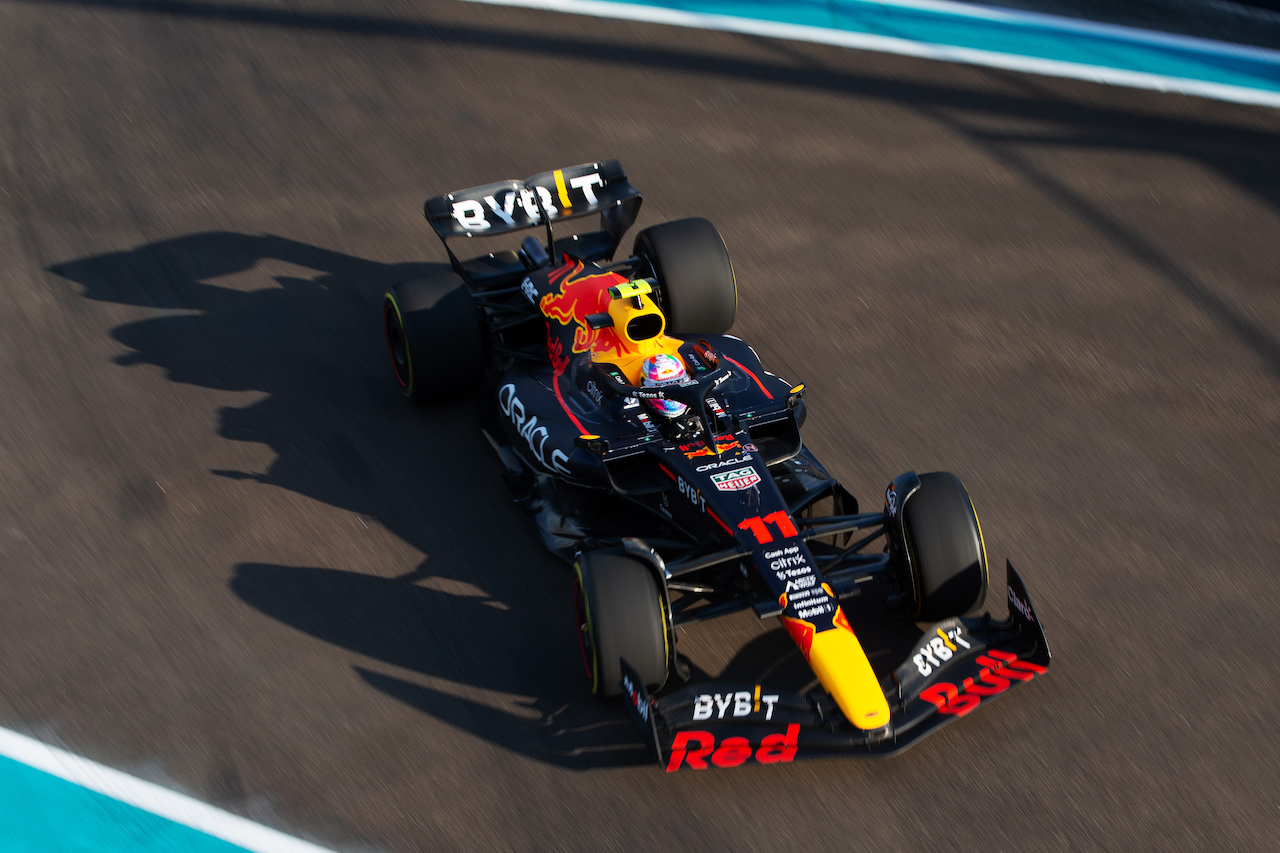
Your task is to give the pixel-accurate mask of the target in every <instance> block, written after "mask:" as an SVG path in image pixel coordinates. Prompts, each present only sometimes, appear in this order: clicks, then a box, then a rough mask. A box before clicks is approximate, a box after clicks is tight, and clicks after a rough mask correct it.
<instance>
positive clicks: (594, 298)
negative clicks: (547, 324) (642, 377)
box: [538, 261, 626, 357]
mask: <svg viewBox="0 0 1280 853" xmlns="http://www.w3.org/2000/svg"><path fill="white" fill-rule="evenodd" d="M560 276H564V281H562V282H561V283H560V292H559V293H548V294H547V295H546V296H544V297H542V299H541V300H540V301H539V302H538V307H539V308H540V309H541V310H542V313H543V314H544V315H546V316H547V317H550V318H552V319H554V320H556V321H557V322H559V323H560V324H561V325H564V326H573V327H574V330H573V351H574V352H594V353H597V354H599V355H601V356H604V357H608V356H609V355H610V354H612V355H614V356H618V357H621V356H622V355H624V354H625V352H626V350H625V347H624V344H623V341H622V339H621V338H620V337H618V334H617V333H616V332H615V331H614V330H613V329H593V328H591V327H590V326H588V325H587V315H588V314H603V313H606V312H607V311H608V310H609V302H610V301H611V297H610V296H609V288H610V287H613V286H614V285H616V284H622V283H625V282H626V279H624V278H623V277H622V276H620V275H618V274H617V273H611V272H591V273H587V272H586V265H585V264H584V263H583V262H582V261H576V262H574V263H572V264H565V265H564V266H562V267H560V268H559V269H557V270H555V271H554V272H552V273H551V276H550V281H551V283H552V284H554V283H555V280H556V279H557V278H558V277H560Z"/></svg>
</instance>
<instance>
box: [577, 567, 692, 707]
mask: <svg viewBox="0 0 1280 853" xmlns="http://www.w3.org/2000/svg"><path fill="white" fill-rule="evenodd" d="M573 570H574V578H573V602H574V609H575V615H576V616H577V620H578V638H579V641H580V644H581V650H582V662H583V664H584V665H585V666H586V669H587V675H588V677H589V678H590V680H591V692H592V693H594V694H596V695H597V696H617V695H618V694H619V693H621V692H622V690H621V687H620V686H619V685H620V682H621V681H622V667H621V666H620V665H619V658H626V659H627V662H628V663H630V664H631V666H632V667H634V668H635V671H636V672H637V673H638V674H639V675H640V677H641V678H642V679H644V682H645V684H646V685H647V686H648V687H649V688H651V689H654V690H658V689H660V688H661V687H662V685H663V684H665V683H666V680H667V665H668V661H669V660H670V659H671V643H672V640H673V639H674V638H673V637H672V635H671V623H670V621H669V620H668V618H667V610H666V604H665V599H664V598H663V595H662V590H661V589H659V587H658V582H657V579H656V578H655V577H654V574H653V569H652V568H650V567H649V566H647V565H645V564H644V563H642V562H640V561H639V560H637V559H636V558H635V557H632V556H630V555H628V554H627V553H626V552H624V551H622V550H621V549H618V550H614V549H605V550H601V551H588V552H586V553H583V554H579V555H578V559H577V561H576V562H575V563H574V566H573Z"/></svg>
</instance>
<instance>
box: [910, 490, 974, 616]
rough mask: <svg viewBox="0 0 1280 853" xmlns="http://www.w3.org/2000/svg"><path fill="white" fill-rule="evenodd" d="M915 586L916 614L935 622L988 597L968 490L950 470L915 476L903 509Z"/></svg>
mask: <svg viewBox="0 0 1280 853" xmlns="http://www.w3.org/2000/svg"><path fill="white" fill-rule="evenodd" d="M902 523H903V528H904V530H905V532H906V540H907V552H908V555H909V559H910V561H911V571H912V574H913V575H914V578H913V580H914V584H915V588H916V592H917V595H916V613H915V617H916V619H917V620H919V621H921V622H940V621H942V620H943V619H948V618H950V617H952V616H962V615H964V614H965V613H968V612H970V611H972V610H974V609H976V608H978V607H979V606H981V605H982V602H983V601H984V600H985V599H986V597H987V584H988V570H987V550H986V545H985V544H984V543H983V541H982V528H981V527H980V526H979V524H978V515H977V513H975V512H974V509H973V502H972V501H970V500H969V493H968V492H967V491H966V490H965V488H964V486H963V485H962V484H961V482H960V478H959V477H957V476H956V475H955V474H951V473H949V472H946V471H935V472H933V473H930V474H921V475H920V488H919V489H917V490H916V491H915V492H913V493H912V494H911V496H910V497H909V498H907V502H906V505H905V506H904V507H903V510H902Z"/></svg>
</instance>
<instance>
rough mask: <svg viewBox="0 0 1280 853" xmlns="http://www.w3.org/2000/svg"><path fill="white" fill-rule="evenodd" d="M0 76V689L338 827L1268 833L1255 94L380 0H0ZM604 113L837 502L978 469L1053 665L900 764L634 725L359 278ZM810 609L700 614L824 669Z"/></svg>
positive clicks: (576, 148)
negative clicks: (707, 239) (477, 190)
mask: <svg viewBox="0 0 1280 853" xmlns="http://www.w3.org/2000/svg"><path fill="white" fill-rule="evenodd" d="M0 80H3V81H5V82H4V85H3V86H2V87H0V299H2V300H3V301H2V302H0V304H2V305H3V309H0V377H2V378H3V385H2V387H3V388H4V397H3V399H2V400H0V482H2V483H3V490H2V492H0V565H2V566H3V580H2V581H0V647H2V648H3V649H4V654H3V655H0V724H3V725H6V726H9V727H11V728H16V729H19V730H22V731H24V732H30V733H34V734H36V735H38V736H40V737H44V738H46V739H48V740H50V741H53V742H56V743H58V744H59V745H62V746H64V747H66V748H69V749H72V750H74V751H76V752H79V753H82V754H85V755H87V756H89V757H90V758H93V759H95V760H98V761H102V762H105V763H107V764H109V765H112V766H115V767H119V768H121V769H124V770H127V771H131V772H134V773H137V774H139V775H142V776H144V777H147V778H152V779H158V780H161V781H163V782H165V783H166V784H170V785H172V786H174V787H177V788H179V789H181V790H183V791H186V792H188V793H191V794H193V795H195V796H197V797H200V798H202V799H205V800H208V801H210V802H213V803H216V804H218V805H221V806H223V807H225V808H228V809H231V810H233V811H236V812H238V813H241V814H246V815H248V816H250V817H254V818H256V819H259V820H263V821H266V822H268V823H271V824H273V825H276V826H280V827H282V828H285V829H287V830H289V831H292V832H295V833H298V834H302V835H305V836H307V837H309V838H312V839H315V840H318V841H321V842H323V843H325V844H328V845H331V846H333V847H335V848H337V849H340V850H352V851H356V850H361V851H363V850H382V851H411V850H425V849H432V850H437V849H438V850H450V849H459V850H461V849H469V850H470V849H513V850H551V849H554V850H561V849H562V850H609V849H656V848H663V847H668V848H673V849H682V850H683V849H689V850H701V849H732V850H757V849H758V850H776V849H780V848H781V849H801V848H803V849H815V850H824V849H835V848H837V847H839V848H852V849H855V850H863V849H866V850H870V849H902V850H929V851H939V850H969V849H975V848H990V849H996V850H1013V849H1026V848H1030V849H1073V850H1074V849H1081V848H1083V849H1126V850H1128V849H1168V848H1172V847H1177V848H1183V849H1205V848H1211V847H1212V848H1222V849H1263V848H1265V847H1267V846H1268V845H1269V844H1271V843H1272V841H1273V839H1274V837H1275V831H1276V827H1277V818H1278V816H1280V799H1277V794H1276V790H1277V784H1276V783H1277V781H1280V767H1278V764H1280V762H1278V760H1277V754H1280V751H1278V750H1277V749H1276V735H1275V732H1276V730H1277V723H1278V722H1280V720H1278V719H1277V711H1276V708H1277V696H1278V695H1280V690H1278V688H1280V676H1278V675H1277V673H1278V672H1280V669H1278V668H1277V667H1276V665H1275V661H1276V660H1277V659H1280V633H1277V632H1276V631H1275V629H1274V625H1275V616H1276V612H1277V600H1278V598H1277V597H1278V593H1280V579H1278V577H1280V576H1278V575H1277V572H1276V570H1275V568H1276V556H1275V555H1276V553H1277V547H1278V546H1280V523H1278V522H1277V516H1276V512H1275V508H1276V507H1277V506H1280V483H1278V482H1277V478H1276V476H1275V472H1276V470H1277V463H1278V462H1280V396H1278V395H1277V390H1278V389H1280V339H1278V332H1277V330H1278V329H1280V295H1278V293H1277V290H1276V282H1277V273H1276V267H1277V259H1278V258H1280V249H1278V248H1277V246H1280V160H1278V158H1277V157H1276V156H1275V152H1276V151H1280V114H1278V113H1276V112H1275V111H1272V110H1266V109H1261V108H1246V107H1240V106H1234V105H1225V104H1219V103H1214V102H1209V101H1203V100H1198V99H1195V98H1185V97H1179V96H1166V95H1159V94H1153V93H1148V92H1134V91H1127V90H1121V89H1112V88H1105V87H1097V86H1092V85H1088V84H1083V83H1075V82H1064V81H1053V80H1046V79H1041V78H1034V77H1028V76H1022V75H1016V74H1009V73H1004V72H996V71H988V70H982V69H978V68H970V67H962V66H950V65H944V64H936V63H926V62H919V61H914V60H907V59H902V58H895V57H888V56H880V55H875V54H866V53H857V52H847V51H841V50H836V49H833V48H827V47H820V46H812V45H806V44H795V43H788V42H777V41H768V40H762V39H755V38H744V37H740V36H735V35H729V34H721V33H702V32H694V31H690V30H681V29H668V28H664V27H660V26H652V25H639V24H628V23H622V22H608V21H598V20H592V19H588V18H583V17H573V16H562V15H556V14H548V13H538V12H532V11H520V10H512V9H503V8H493V7H483V6H475V5H468V4H460V3H448V2H440V3H411V2H385V3H379V2H373V0H367V1H366V2H346V3H329V4H327V5H326V4H323V3H319V2H307V3H302V2H277V3H257V4H255V3H250V2H245V3H242V4H230V3H227V4H224V3H219V2H208V0H205V2H193V3H181V2H164V3H151V2H134V3H121V4H115V3H110V2H106V0H85V1H84V2H48V3H36V2H15V0H0ZM602 157H618V158H620V159H621V160H622V161H623V163H624V164H625V165H626V167H627V168H628V171H629V173H630V175H631V177H632V179H633V181H634V182H635V184H636V185H637V186H639V187H640V188H641V189H642V190H643V191H644V192H645V194H646V198H647V201H646V206H645V208H644V210H643V211H642V213H641V222H640V225H642V226H643V225H647V224H653V223H657V222H661V221H664V220H667V219H674V218H679V217H683V216H706V217H708V218H710V219H711V220H713V221H714V222H716V223H717V224H718V226H719V227H720V229H721V231H722V232H723V234H724V237H725V240H726V243H727V245H728V247H729V250H730V254H731V256H732V257H733V259H734V263H735V266H736V269H737V274H738V279H739V284H740V289H741V306H740V309H739V319H738V324H737V326H736V328H735V330H736V332H737V333H738V334H739V335H741V336H742V337H743V338H745V339H746V340H748V341H751V342H753V343H754V344H755V346H756V348H757V349H758V350H759V351H760V353H761V355H762V357H763V358H764V359H765V362H766V364H770V365H772V367H773V369H774V370H776V371H777V372H779V373H780V374H782V375H783V376H785V377H787V378H788V379H794V380H795V381H804V382H806V383H807V384H808V386H809V389H810V394H809V397H808V401H809V403H810V411H811V413H812V414H811V420H810V424H809V426H808V428H807V439H808V442H809V443H810V445H811V446H812V447H813V448H814V449H815V451H816V452H817V453H818V455H819V457H820V458H822V459H824V460H826V461H827V463H828V464H829V466H830V467H831V468H832V469H833V470H834V471H835V472H836V473H837V474H838V475H839V476H841V477H842V478H843V479H844V480H845V481H846V482H847V484H848V485H849V487H850V488H851V489H852V490H853V491H854V492H855V493H856V494H858V495H859V496H860V497H862V498H863V499H864V501H865V504H866V505H867V506H871V507H875V506H877V505H878V502H879V496H880V494H881V490H882V489H883V487H884V484H885V482H887V480H888V478H889V477H891V476H893V475H894V474H896V473H898V472H899V471H901V470H903V469H906V468H915V469H916V470H919V471H927V470H935V469H940V468H947V469H950V470H954V471H956V472H957V473H959V474H960V476H961V477H962V478H963V479H964V481H965V483H966V485H967V486H968V488H969V491H970V493H971V494H972V496H973V499H974V501H975V504H976V506H977V509H978V512H979V513H980V515H981V518H982V521H983V529H984V532H985V534H986V541H987V546H988V548H989V550H990V553H991V555H992V558H993V561H995V562H997V564H1002V563H1003V558H1004V557H1005V556H1006V555H1007V556H1009V557H1011V558H1012V559H1013V560H1014V562H1015V564H1016V565H1017V566H1018V567H1019V568H1020V569H1021V570H1022V572H1023V574H1024V576H1025V578H1026V580H1027V583H1028V585H1029V588H1030V591H1031V594H1032V596H1033V598H1034V600H1035V602H1036V604H1037V608H1038V610H1039V612H1040V615H1041V617H1042V618H1043V620H1044V622H1045V624H1046V626H1047V629H1048V632H1049V637H1050V641H1051V643H1052V646H1053V651H1054V654H1055V664H1054V669H1053V671H1052V672H1051V674H1050V675H1049V676H1048V677H1046V678H1044V679H1041V680H1038V681H1037V682H1034V683H1032V684H1030V685H1028V686H1027V688H1026V689H1025V690H1020V691H1018V692H1017V693H1016V694H1014V695H1013V696H1012V697H1011V698H1008V699H1004V700H1002V701H1001V702H999V703H997V704H995V705H994V706H992V707H990V708H983V709H981V710H980V712H979V713H977V714H974V715H972V716H970V717H968V718H966V719H965V720H963V721H962V722H961V723H960V724H958V725H955V726H953V727H951V728H950V729H948V730H947V731H945V732H943V733H940V734H939V735H938V736H936V737H934V738H932V739H930V740H928V741H926V742H924V743H923V744H921V745H920V746H918V747H916V748H915V749H914V750H912V751H911V752H908V753H906V754H905V755H903V756H901V757H898V758H895V759H892V760H887V761H879V762H857V761H819V762H809V763H797V764H795V765H791V766H778V767H757V768H748V769H743V770H740V771H736V772H719V773H680V774H675V775H673V776H664V775H663V774H662V773H660V772H659V771H658V770H657V769H656V768H654V767H651V766H649V765H647V764H644V763H643V762H642V758H643V756H642V753H640V752H639V750H638V749H637V746H636V744H637V741H636V739H635V738H634V736H633V735H632V734H631V732H630V730H629V728H628V725H629V724H628V723H626V722H625V720H624V719H623V718H622V716H621V714H620V713H619V711H618V709H617V708H614V707H608V706H605V707H602V706H600V705H599V704H597V703H595V702H594V701H593V700H592V699H591V698H590V697H589V696H588V695H587V693H586V688H585V686H584V684H583V682H582V679H581V677H580V671H579V669H578V663H577V660H576V655H577V648H576V641H575V637H574V628H573V626H572V624H571V618H570V605H569V575H568V572H567V571H566V570H565V568H564V567H563V566H561V565H560V564H558V563H557V562H555V561H554V560H553V559H551V558H550V557H547V556H545V555H544V554H543V553H542V552H541V551H540V547H539V545H538V541H537V537H536V535H535V534H534V532H533V529H532V527H531V525H530V524H529V523H528V522H527V520H526V519H525V518H524V517H523V516H522V514H521V512H520V510H519V508H518V507H516V506H513V505H512V503H511V500H510V496H509V494H508V493H507V492H506V490H505V487H504V486H503V484H502V482H501V477H500V473H501V466H500V464H499V463H498V461H497V459H496V458H495V457H494V456H493V454H492V453H491V451H490V450H489V448H488V447H487V445H486V443H485V441H484V439H483V438H482V437H481V435H480V434H479V432H478V429H477V420H476V416H475V414H474V412H473V411H472V409H471V408H469V407H468V406H467V405H464V404H455V405H451V406H446V407H441V408H437V409H421V410H411V409H410V408H408V407H407V406H405V405H404V404H403V403H402V401H401V400H400V399H399V395H398V393H397V391H396V390H395V388H394V387H393V385H392V382H391V379H390V373H389V371H388V369H387V365H386V363H385V360H386V351H385V344H384V342H383V339H382V333H381V328H380V322H379V317H378V305H379V298H380V295H381V292H382V289H383V288H384V287H385V286H386V285H388V284H390V283H393V282H395V281H398V280H402V279H405V278H409V277H411V276H413V275H416V274H419V273H420V272H422V271H423V270H425V269H431V268H435V267H438V265H439V264H440V263H441V262H442V261H443V253H442V252H441V250H440V248H439V246H438V245H437V244H436V243H435V241H434V238H433V237H432V236H431V235H430V233H429V231H428V229H427V227H426V224H425V223H424V222H423V221H422V218H421V213H420V210H421V207H420V206H421V202H422V200H423V198H424V197H426V196H427V195H430V194H434V193H436V192H440V191H443V190H446V189H452V188H459V187H463V186H469V185H474V184H478V183H481V182H486V181H490V180H497V179H500V178H518V177H522V176H525V175H528V174H532V173H535V172H538V171H541V170H544V169H548V168H554V167H555V166H558V165H568V164H572V163H577V162H582V161H588V160H591V159H593V158H602ZM441 367H442V368H445V367H447V366H445V365H442V366H441ZM993 606H999V605H998V601H997V602H994V603H993ZM851 610H852V611H853V612H852V613H851V617H852V618H854V621H855V626H858V625H860V624H862V622H861V620H862V619H864V618H865V619H870V618H871V617H872V616H873V615H874V613H873V612H872V611H873V610H874V608H873V607H870V606H867V607H861V606H859V607H853V608H851ZM1001 612H1002V611H1001ZM866 639H867V640H868V647H869V648H870V649H871V652H872V660H873V663H874V664H875V665H876V666H877V667H879V668H881V669H885V668H888V667H891V666H892V665H893V663H894V662H895V660H894V654H896V651H895V649H894V642H895V641H894V638H893V636H892V632H886V633H885V635H884V636H883V637H879V638H877V636H876V635H875V632H874V631H869V632H868V634H867V637H866ZM881 640H882V642H881ZM789 642H790V641H789V640H787V638H786V637H785V636H784V635H783V632H781V631H779V630H778V629H777V628H776V626H775V625H772V624H765V625H762V624H760V623H758V622H756V621H755V620H754V618H752V617H749V616H746V615H743V616H742V617H741V618H733V619H729V620H725V621H723V622H718V623H715V624H713V625H711V626H704V627H701V628H697V629H689V630H687V631H684V632H682V636H681V647H682V649H683V650H685V651H686V652H687V653H688V654H689V655H690V656H691V658H692V659H693V660H694V662H695V663H696V664H697V666H698V667H699V668H700V669H701V670H702V671H703V672H705V673H707V674H710V675H720V674H724V675H726V677H735V678H737V677H742V678H754V677H758V676H760V675H762V674H766V673H767V674H769V677H770V678H772V679H776V680H777V682H780V686H784V687H785V686H795V687H799V686H803V684H804V683H805V679H806V677H807V676H806V675H805V674H804V672H803V665H801V666H800V667H799V668H797V667H795V666H794V661H795V655H794V654H793V653H792V652H791V647H790V645H789Z"/></svg>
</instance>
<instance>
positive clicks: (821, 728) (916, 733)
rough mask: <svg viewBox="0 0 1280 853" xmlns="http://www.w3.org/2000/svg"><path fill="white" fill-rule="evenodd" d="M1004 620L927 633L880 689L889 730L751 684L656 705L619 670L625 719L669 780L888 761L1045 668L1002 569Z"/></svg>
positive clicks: (686, 694)
mask: <svg viewBox="0 0 1280 853" xmlns="http://www.w3.org/2000/svg"><path fill="white" fill-rule="evenodd" d="M1006 565H1007V570H1008V579H1009V586H1008V589H1009V592H1008V599H1009V618H1008V619H1007V620H1006V621H1004V622H994V621H992V620H991V619H990V618H989V617H978V618H964V617H960V618H952V619H947V620H945V621H943V622H939V623H937V624H935V625H931V626H930V627H929V629H928V630H926V631H925V633H924V634H923V635H922V636H921V637H920V640H919V641H918V645H917V647H916V649H915V650H914V652H913V653H912V654H911V655H910V656H908V658H907V659H906V660H905V661H903V663H902V665H901V666H899V667H898V668H897V670H895V671H894V673H893V674H892V676H890V677H888V678H886V679H884V680H883V682H882V686H883V687H884V689H885V697H886V698H887V699H888V700H889V706H890V708H891V717H890V723H889V725H887V726H885V727H883V728H881V729H876V730H873V731H864V730H861V729H858V728H855V727H854V726H853V725H852V724H850V723H849V722H848V721H847V720H846V719H845V718H844V716H843V714H841V712H840V709H839V708H838V707H837V706H836V703H835V702H834V701H832V699H831V698H830V697H828V696H827V695H826V694H825V693H823V692H821V691H818V692H815V693H803V694H802V693H785V692H781V691H772V690H769V689H768V687H766V686H764V685H760V684H753V685H740V684H726V683H721V682H714V683H704V684H697V685H690V686H688V687H684V688H681V689H680V690H677V691H674V692H672V693H669V694H667V695H666V696H663V697H662V698H659V699H654V698H651V697H650V696H649V695H648V692H647V691H646V690H645V688H644V684H643V682H642V681H641V680H640V678H639V677H638V676H637V675H636V673H635V671H634V670H633V669H632V668H631V666H630V665H629V664H628V663H627V662H626V660H623V661H622V673H623V677H622V690H623V700H624V702H625V703H626V706H627V711H628V713H629V714H630V716H631V719H632V721H633V722H634V723H635V724H636V726H637V728H638V729H639V730H640V731H641V732H642V733H643V735H644V737H645V740H646V741H647V742H648V744H649V745H650V747H651V749H652V750H653V752H654V753H655V754H656V757H657V760H658V763H659V764H660V765H661V766H662V767H663V768H665V769H666V771H667V772H668V773H670V772H674V771H676V770H681V769H684V768H686V767H688V768H692V769H694V770H704V769H706V768H708V767H738V766H740V765H742V764H747V763H750V762H752V761H754V762H756V763H759V764H776V763H780V762H790V761H794V760H795V759H797V758H820V757H830V756H834V755H852V756H867V757H870V756H887V755H893V754H895V753H898V752H902V751H903V750H905V749H907V748H909V747H911V746H913V745H914V744H916V743H917V742H918V741H920V740H921V739H922V738H924V737H926V736H927V735H930V734H932V733H933V732H935V731H937V730H938V729H940V728H942V727H943V726H945V725H947V724H948V723H950V722H952V721H953V720H955V719H958V718H959V717H963V716H965V715H967V714H969V713H970V712H972V711H974V710H976V709H977V708H978V707H979V706H980V705H982V704H984V703H987V702H990V701H992V700H994V699H995V698H997V697H999V696H1002V695H1004V694H1005V693H1007V692H1008V691H1009V690H1011V689H1013V688H1014V687H1019V686H1021V685H1023V684H1026V683H1027V682H1029V681H1032V680H1034V679H1035V678H1036V677H1038V676H1041V675H1044V674H1045V673H1046V672H1047V671H1048V668H1049V660H1050V655H1049V644H1048V641H1047V640H1046V638H1045V634H1044V628H1043V626H1042V625H1041V624H1040V619H1039V617H1038V616H1037V615H1036V612H1035V610H1034V609H1033V608H1032V606H1031V599H1030V597H1029V596H1028V595H1027V590H1026V587H1025V586H1024V585H1023V583H1022V579H1021V578H1020V577H1019V576H1018V573H1017V572H1016V571H1014V568H1013V565H1012V564H1011V563H1007V564H1006Z"/></svg>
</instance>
